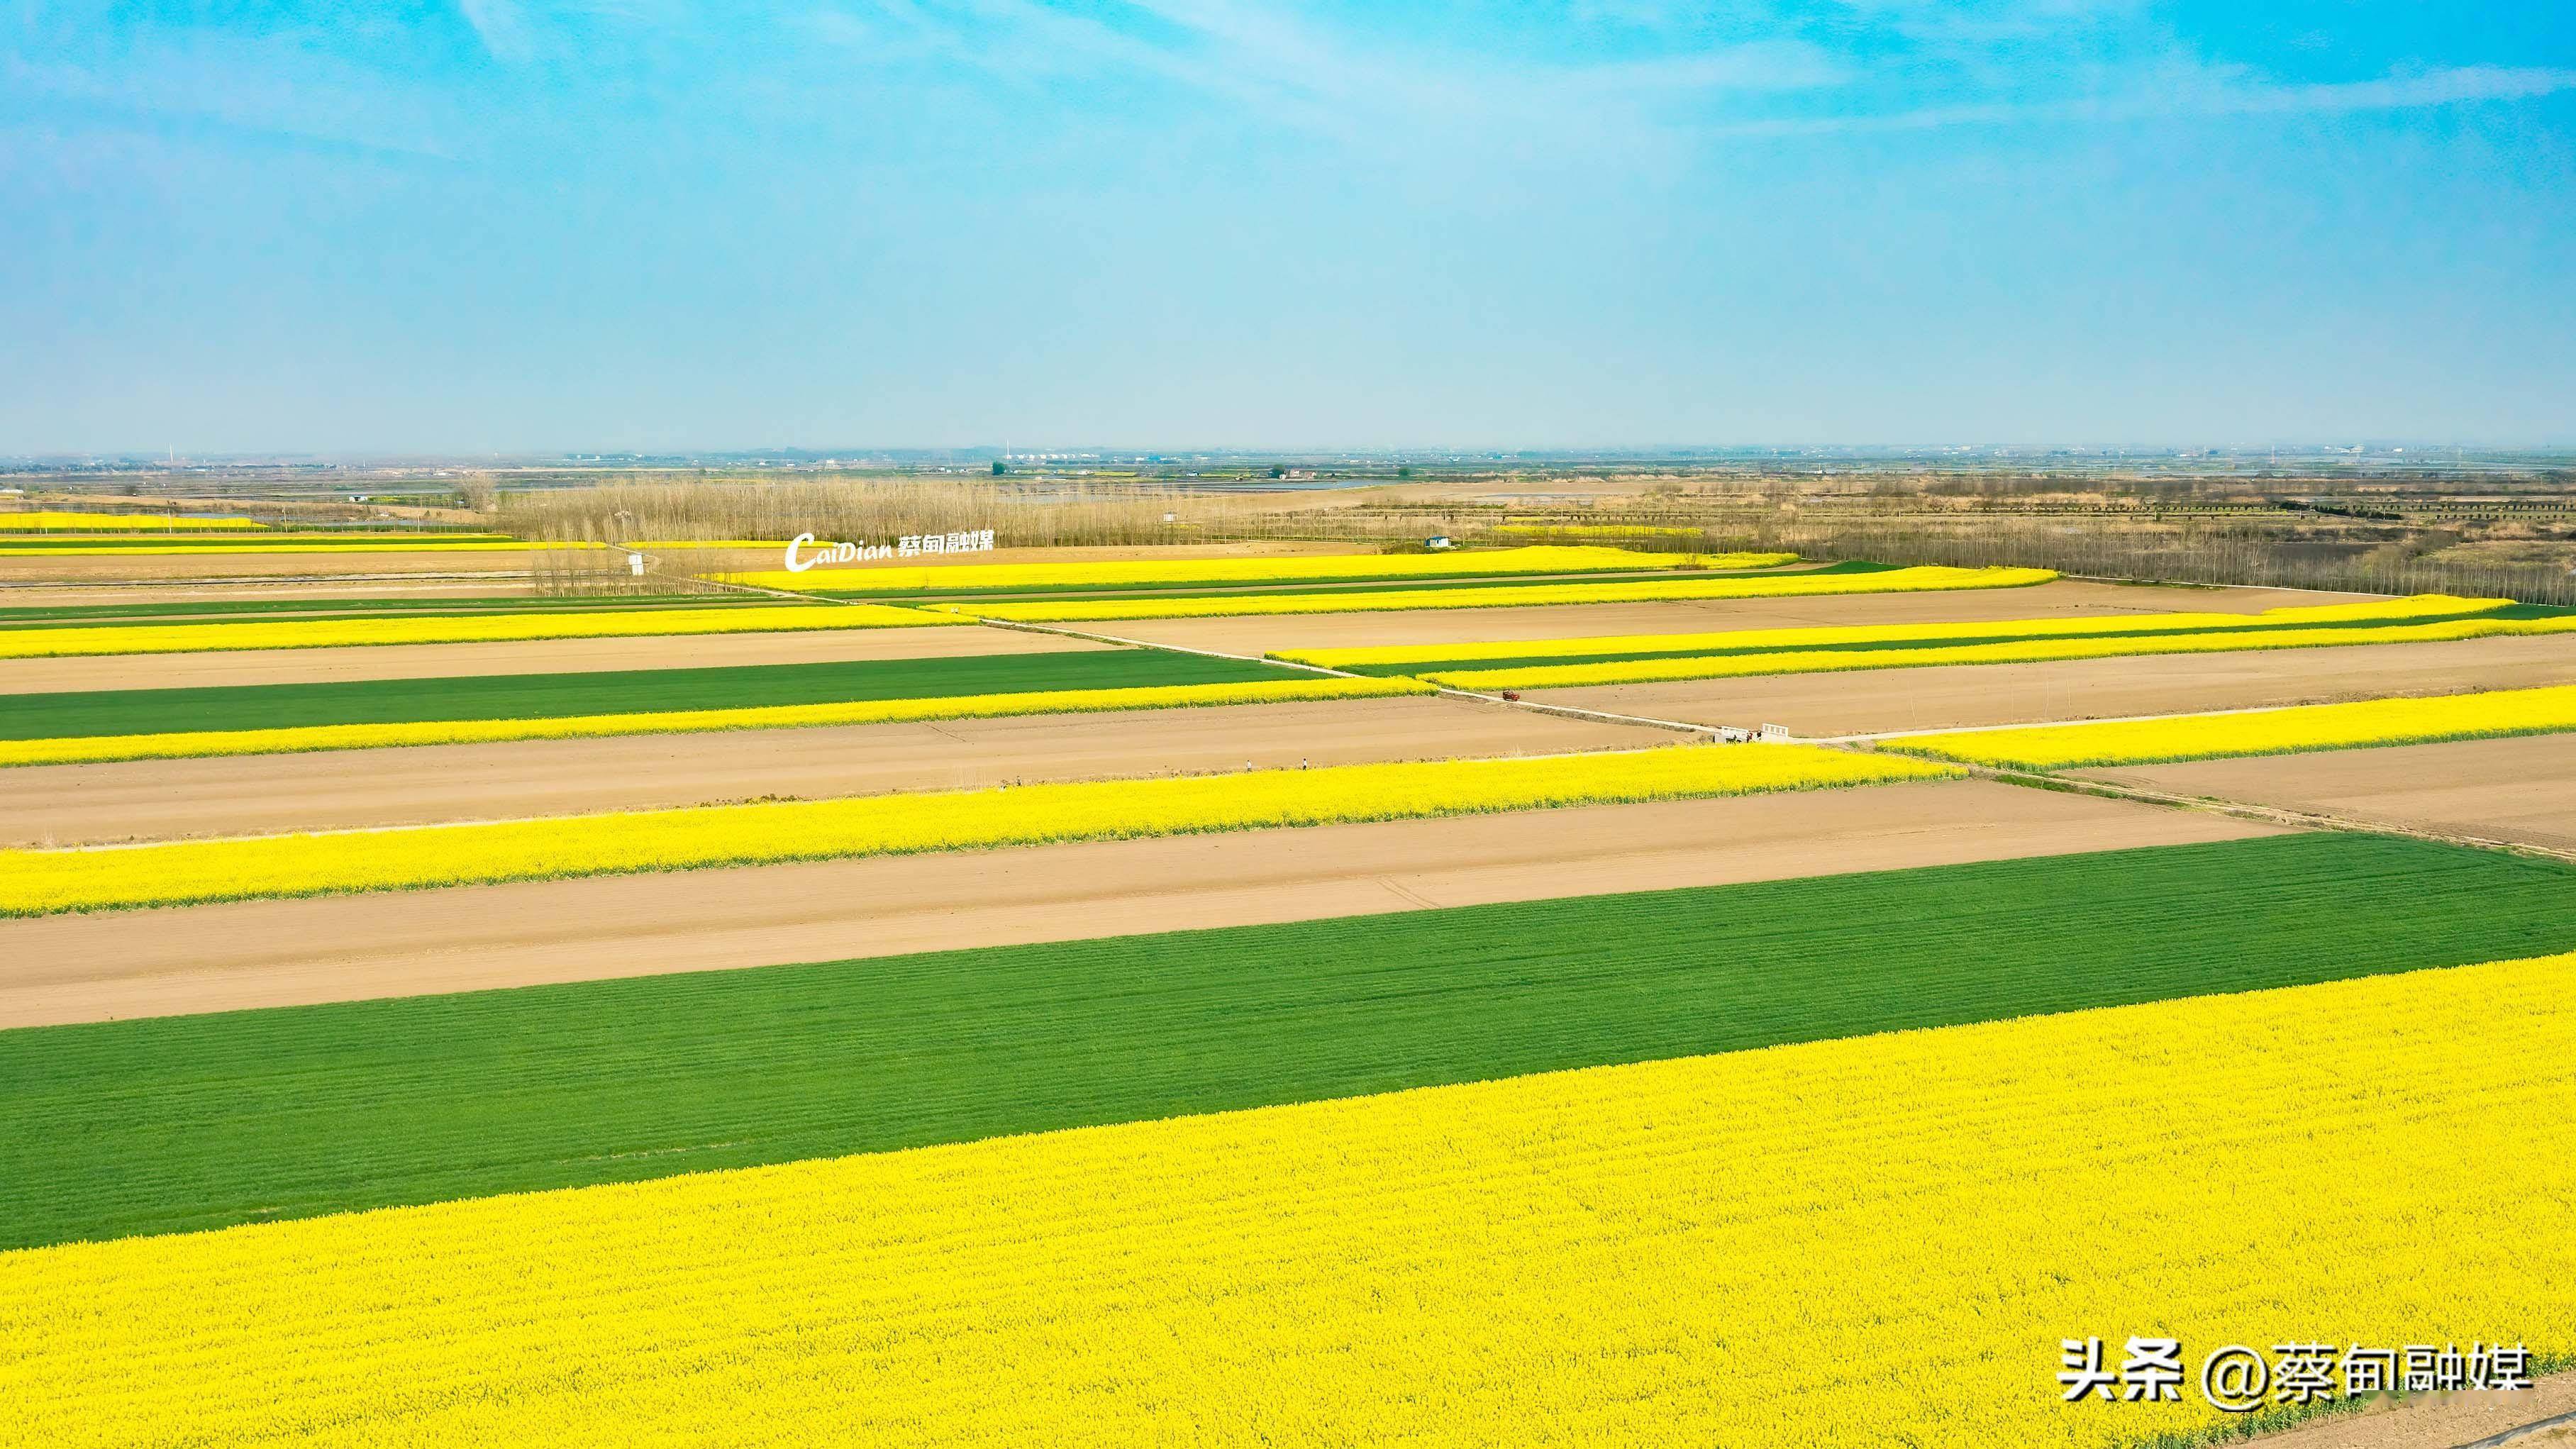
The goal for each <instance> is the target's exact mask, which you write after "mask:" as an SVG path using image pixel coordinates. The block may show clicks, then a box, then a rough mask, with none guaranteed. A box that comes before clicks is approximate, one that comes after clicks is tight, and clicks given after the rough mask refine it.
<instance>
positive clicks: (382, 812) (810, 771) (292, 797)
mask: <svg viewBox="0 0 2576 1449" xmlns="http://www.w3.org/2000/svg"><path fill="white" fill-rule="evenodd" d="M1674 738H1676V737H1675V736H1673V735H1671V734H1669V733H1666V732H1664V731H1661V730H1654V729H1646V728H1641V727H1638V726H1633V725H1613V724H1595V723H1590V722H1587V721H1582V720H1573V719H1565V718H1561V717H1557V716H1551V715H1543V714H1537V713H1534V712H1532V711H1529V710H1516V709H1509V708H1506V707H1503V706H1500V705H1489V704H1478V703H1475V702H1473V701H1468V700H1454V699H1432V698H1421V697H1413V698H1399V699H1352V700H1314V701H1307V702H1304V703H1297V704H1252V705H1231V706H1227V707H1224V708H1218V709H1163V710H1135V711H1127V712H1121V713H1116V714H1070V715H1063V714H1059V715H1023V716H1019V717H1016V718H1009V719H960V720H931V721H925V722H921V723H908V724H877V725H847V726H838V727H833V728H828V729H801V730H735V731H726V732H722V733H710V734H695V735H634V736H624V737H610V738H603V739H583V740H515V741H509V742H506V743H495V744H472V745H427V746H422V747H419V748H415V749H398V750H345V751H332V752H328V753H318V754H306V755H236V756H227V757H220V758H214V759H198V760H132V761H125V762H121V763H117V764H105V765H39V766H31V767H27V768H21V769H11V770H6V771H0V789H5V790H6V791H7V792H8V799H9V808H8V810H7V811H6V813H5V815H0V844H6V845H20V846H25V845H89V844H103V843H109V842H114V841H124V840H169V839H176V838H179V837H183V836H202V835H255V834H268V833H275V832H279V831H288V830H336V829H356V828H364V827H368V826H377V825H414V824H423V823H427V822H432V821H440V820H491V819H508V818H514V817H521V816H531V815H578V814H586V813H589V812H592V811H602V810H637V809H650V808H654V807H659V806H683V805H711V804H718V803H724V802H730V801H739V800H748V799H752V798H755V797H758V796H767V795H794V796H799V797H802V798H806V799H824V798H829V797H833V796H842V795H872V794H881V793H884V792H888V791H896V790H954V789H964V788H969V787H973V786H981V785H994V784H1000V783H1003V782H1005V781H1013V780H1031V781H1037V780H1086V779H1102V778H1116V777H1122V776H1126V777H1133V776H1144V775H1165V774H1173V773H1187V772H1211V771H1221V770H1233V769H1241V768H1243V767H1244V766H1245V765H1247V764H1251V765H1258V766H1262V767H1286V766H1293V765H1296V764H1297V763H1298V762H1299V761H1301V760H1304V761H1311V762H1312V763H1314V764H1317V765H1342V764H1356V763H1361V762H1367V761H1379V760H1425V759H1446V758H1449V757H1451V756H1456V755H1515V754H1562V753H1568V752H1572V751H1576V750H1599V749H1633V748H1637V747H1640V746H1646V745H1655V744H1662V743H1666V742H1668V741H1670V740H1672V739H1674Z"/></svg>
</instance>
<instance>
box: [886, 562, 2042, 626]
mask: <svg viewBox="0 0 2576 1449" xmlns="http://www.w3.org/2000/svg"><path fill="white" fill-rule="evenodd" d="M2055 577H2057V575H2056V574H2054V573H2052V572H2050V571H2049V570H2047V569H2002V568H1997V569H1956V568H1945V567H1925V568H1910V569H1891V570H1889V571H1887V572H1885V573H1876V574H1771V575H1765V576H1763V577H1759V578H1703V577H1698V576H1694V575H1687V574H1684V575H1675V576H1672V577H1669V578H1661V579H1640V580H1634V581H1624V580H1623V581H1618V582H1603V583H1566V584H1528V585H1505V586H1502V587H1489V588H1474V589H1437V588H1435V589H1387V590H1383V591H1379V592H1373V593H1353V594H1238V595H1222V596H1216V597H1197V598H1192V597H1186V596H1174V597H1169V598H1160V599H1068V600H1063V601H1041V600H1031V601H1026V602H1019V603H997V604H929V605H925V606H924V607H925V608H933V609H945V610H949V611H951V612H955V613H963V614H973V615H975V616H977V617H979V618H986V619H1006V620H1014V621H1032V622H1034V621H1041V620H1076V619H1184V618H1198V617H1203V616H1209V615H1224V614H1357V613H1383V612H1388V611H1395V610H1413V609H1508V608H1526V607H1530V606H1533V605H1553V604H1641V603H1661V602H1691V601H1699V600H1711V599H1783V598H1797V597H1804V596H1807V595H1815V594H1901V593H1916V592H1925V591H1932V590H1943V589H2007V588H2019V587H2021V586H2023V585H2026V584H2042V583H2046V582H2048V581H2049V580H2050V579H2053V578H2055Z"/></svg>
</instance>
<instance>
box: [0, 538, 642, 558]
mask: <svg viewBox="0 0 2576 1449" xmlns="http://www.w3.org/2000/svg"><path fill="white" fill-rule="evenodd" d="M606 547H608V545H606V544H600V543H523V542H517V541H511V542H486V541H482V540H475V541H470V542H464V543H442V542H440V541H439V540H438V538H437V536H436V535H434V534H433V535H427V536H424V537H422V538H419V539H415V540H406V541H403V542H399V543H308V542H299V541H297V540H296V539H295V538H294V537H292V536H290V535H283V534H280V535H275V536H271V537H263V538H261V539H260V540H259V541H258V542H256V543H250V544H234V543H153V544H129V545H108V544H102V545H100V546H98V547H95V548H12V547H10V546H9V545H8V544H7V543H6V542H5V541H0V558H109V557H123V556H126V555H132V556H133V557H135V558H159V557H164V556H169V555H176V554H213V553H222V554H236V553H237V554H242V555H245V556H248V555H257V554H272V553H311V554H338V553H531V552H536V551H540V550H556V549H584V548H606Z"/></svg>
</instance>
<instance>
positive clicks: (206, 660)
mask: <svg viewBox="0 0 2576 1449" xmlns="http://www.w3.org/2000/svg"><path fill="white" fill-rule="evenodd" d="M1106 647H1108V646H1106V645H1101V644H1094V643H1091V642H1089V641H1087V640H1082V639H1070V638H1066V637H1064V636H1062V635H1056V634H1033V633H1030V632H1028V631H1027V630H1024V629H992V628H986V627H984V626H982V625H980V624H979V625H969V626H962V627H961V626H949V627H941V628H924V629H814V630H807V631H805V632H802V633H794V634H679V635H671V634H638V635H633V636H630V637H622V638H607V639H530V640H516V641H510V642H505V643H490V644H370V645H360V646H356V647H352V648H346V649H236V650H217V651H211V652H208V653H204V654H150V655H118V654H103V655H96V656H90V657H83V658H75V659H0V694H38V693H51V692H55V691H59V690H67V689H193V688H197V687H199V686H202V685H212V684H306V683H311V682H314V681H319V680H340V679H447V678H453V677H455V676H458V675H465V674H574V673H595V672H597V671H600V670H604V669H714V668H721V667H725V666H728V665H737V664H820V663H828V662H833V661H839V660H860V659H947V658H953V657H955V656H958V655H961V654H1052V653H1060V652H1064V651H1068V650H1081V649H1101V648H1106Z"/></svg>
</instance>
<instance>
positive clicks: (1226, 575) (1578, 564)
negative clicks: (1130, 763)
mask: <svg viewBox="0 0 2576 1449" xmlns="http://www.w3.org/2000/svg"><path fill="white" fill-rule="evenodd" d="M1797 558H1798V556H1797V555H1796V554H1794V553H1736V554H1718V555H1699V554H1679V553H1637V552H1633V551H1631V550H1628V549H1624V548H1600V547H1589V546H1574V547H1556V548H1550V547H1531V548H1506V549H1493V550H1488V551H1481V552H1465V553H1438V554H1419V553H1414V554H1389V553H1366V554H1360V553H1352V554H1317V553H1304V554H1280V555H1277V556H1274V557H1268V558H1198V559H1188V558H1161V559H1093V560H1067V561H1065V562H1062V563H1007V564H934V565H931V566H929V567H917V566H916V567H887V566H884V565H880V564H868V565H864V566H854V567H839V568H836V567H832V566H830V565H820V566H817V567H815V568H813V569H811V570H808V571H806V572H804V573H789V572H786V571H785V570H780V571H777V572H774V573H756V574H741V575H736V576H735V577H736V578H737V579H738V580H739V581H740V582H743V583H747V584H753V585H757V586H759V587H762V588H772V589H821V590H842V591H849V592H868V591H872V590H884V591H887V592H912V591H916V590H921V589H948V590H959V591H964V590H975V591H991V592H996V593H1002V592H1008V591H1010V590H1013V589H1074V588H1122V587H1136V588H1146V587H1153V586H1156V585H1163V586H1173V585H1180V584H1277V583H1305V582H1311V583H1326V582H1333V581H1341V580H1348V581H1353V582H1359V581H1365V580H1368V579H1382V578H1440V577H1445V576H1456V577H1465V578H1482V577H1486V576H1488V575H1495V574H1573V573H1604V572H1619V571H1638V572H1643V571H1646V570H1650V569H1670V568H1679V567H1681V566H1682V565H1684V564H1699V565H1703V566H1706V567H1710V568H1737V569H1743V568H1768V567H1771V566H1773V565H1777V564H1784V563H1794V562H1796V561H1797Z"/></svg>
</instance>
